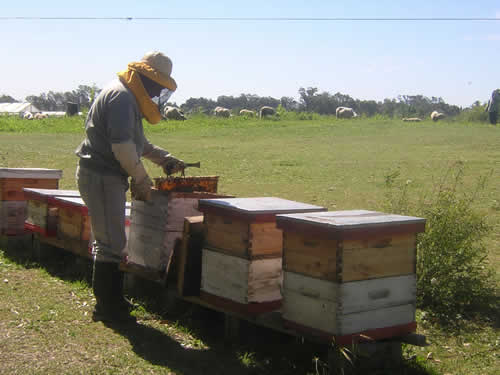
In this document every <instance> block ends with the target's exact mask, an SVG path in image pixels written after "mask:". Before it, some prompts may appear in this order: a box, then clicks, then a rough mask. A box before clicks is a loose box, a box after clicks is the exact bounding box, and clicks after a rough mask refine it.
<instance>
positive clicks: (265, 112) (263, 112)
mask: <svg viewBox="0 0 500 375" xmlns="http://www.w3.org/2000/svg"><path fill="white" fill-rule="evenodd" d="M212 113H213V115H214V116H216V117H226V118H227V117H231V116H232V114H231V110H230V109H228V108H224V107H215V109H214V110H213V112H212ZM239 114H240V116H247V117H255V116H257V113H256V112H255V111H252V110H250V109H242V110H241V111H240V112H239ZM258 115H259V117H260V118H264V117H266V116H273V115H276V110H275V109H274V108H272V107H268V106H264V107H262V108H261V109H260V111H259V113H258ZM163 117H164V118H166V119H167V120H186V115H184V112H182V111H181V110H180V109H179V108H177V107H170V106H167V107H165V109H164V110H163Z"/></svg>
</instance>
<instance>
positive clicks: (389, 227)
mask: <svg viewBox="0 0 500 375" xmlns="http://www.w3.org/2000/svg"><path fill="white" fill-rule="evenodd" d="M276 225H277V227H278V228H280V229H283V230H285V231H298V232H305V231H307V232H310V233H316V234H324V235H326V236H328V237H330V238H349V237H351V236H352V237H356V236H359V235H361V234H376V233H382V232H388V233H389V232H390V233H419V232H423V231H425V219H423V218H420V217H414V216H402V215H395V214H386V213H383V212H377V211H367V210H350V211H329V212H314V213H301V214H284V215H278V216H276Z"/></svg>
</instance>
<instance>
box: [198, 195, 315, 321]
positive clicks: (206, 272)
mask: <svg viewBox="0 0 500 375" xmlns="http://www.w3.org/2000/svg"><path fill="white" fill-rule="evenodd" d="M199 206H200V211H202V212H203V213H204V233H205V247H204V249H203V261H202V277H201V279H202V282H201V290H202V297H203V298H205V299H209V300H210V301H211V302H212V303H216V304H218V305H221V306H222V305H224V307H225V308H230V309H233V310H235V311H238V312H240V313H262V312H267V311H273V310H276V309H277V308H279V306H280V305H281V292H280V287H281V282H282V272H281V270H282V249H283V242H282V241H283V233H282V231H281V230H280V229H278V228H276V215H277V214H280V213H290V212H316V211H325V208H323V207H319V206H313V205H309V204H305V203H300V202H294V201H289V200H285V199H281V198H274V197H258V198H230V199H206V200H200V205H199Z"/></svg>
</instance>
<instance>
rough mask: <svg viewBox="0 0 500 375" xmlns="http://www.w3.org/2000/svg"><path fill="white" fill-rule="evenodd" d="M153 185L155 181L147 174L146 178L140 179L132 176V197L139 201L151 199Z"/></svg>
mask: <svg viewBox="0 0 500 375" xmlns="http://www.w3.org/2000/svg"><path fill="white" fill-rule="evenodd" d="M152 186H153V182H152V181H151V179H150V178H149V176H148V175H145V176H144V178H143V179H142V180H139V181H137V180H136V179H135V178H132V180H131V182H130V192H131V193H132V198H133V199H135V200H138V201H145V202H147V201H150V200H151V187H152Z"/></svg>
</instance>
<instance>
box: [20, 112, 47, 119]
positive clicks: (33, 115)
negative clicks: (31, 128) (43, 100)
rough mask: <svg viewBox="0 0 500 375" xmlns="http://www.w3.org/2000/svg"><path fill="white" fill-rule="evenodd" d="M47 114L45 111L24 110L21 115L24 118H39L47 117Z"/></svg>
mask: <svg viewBox="0 0 500 375" xmlns="http://www.w3.org/2000/svg"><path fill="white" fill-rule="evenodd" d="M48 117H49V115H47V114H46V113H35V114H33V113H31V112H25V113H24V115H23V119H25V120H41V119H43V118H48Z"/></svg>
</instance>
